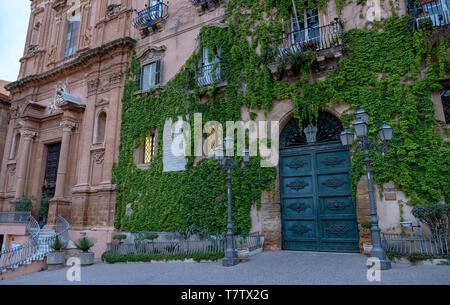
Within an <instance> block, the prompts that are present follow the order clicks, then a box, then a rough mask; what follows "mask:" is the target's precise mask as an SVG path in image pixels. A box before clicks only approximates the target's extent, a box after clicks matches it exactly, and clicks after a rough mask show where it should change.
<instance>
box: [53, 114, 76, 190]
mask: <svg viewBox="0 0 450 305" xmlns="http://www.w3.org/2000/svg"><path fill="white" fill-rule="evenodd" d="M60 126H61V127H62V128H63V133H62V141H61V152H60V154H59V163H58V173H57V176H56V187H55V198H64V189H65V182H66V173H67V164H68V158H69V149H70V138H71V136H72V129H73V128H74V127H75V123H74V122H70V121H61V123H60Z"/></svg>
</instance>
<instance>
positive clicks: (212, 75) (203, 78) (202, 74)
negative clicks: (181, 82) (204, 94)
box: [196, 62, 225, 87]
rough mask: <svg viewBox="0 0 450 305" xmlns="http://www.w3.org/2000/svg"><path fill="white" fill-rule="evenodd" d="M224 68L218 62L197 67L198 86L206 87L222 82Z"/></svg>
mask: <svg viewBox="0 0 450 305" xmlns="http://www.w3.org/2000/svg"><path fill="white" fill-rule="evenodd" d="M224 67H225V66H224V65H223V63H220V62H217V63H213V64H210V65H204V66H202V67H199V68H198V69H197V71H196V79H197V81H198V85H199V86H200V87H206V86H209V85H211V84H212V83H214V82H215V81H217V82H222V81H223V80H224V72H225V70H224Z"/></svg>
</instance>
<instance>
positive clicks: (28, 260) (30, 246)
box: [0, 215, 69, 274]
mask: <svg viewBox="0 0 450 305" xmlns="http://www.w3.org/2000/svg"><path fill="white" fill-rule="evenodd" d="M29 217H30V218H29V220H28V223H27V232H28V234H29V235H30V239H29V240H28V241H27V242H26V243H25V244H23V245H21V246H19V247H16V248H14V249H10V250H6V251H3V252H1V253H0V274H2V273H5V272H8V271H9V270H11V271H13V270H17V269H18V268H19V267H20V266H27V265H31V264H33V262H35V261H40V262H42V261H43V260H44V258H45V256H46V255H47V254H48V253H49V252H52V251H53V249H52V248H50V246H49V245H51V244H52V243H53V241H54V239H55V237H56V236H57V235H58V236H60V237H61V238H67V239H68V230H69V223H68V222H67V221H66V220H65V219H64V218H62V217H59V216H57V225H56V228H59V230H57V231H58V232H56V231H55V230H53V229H45V230H41V229H40V227H39V224H38V223H37V222H36V220H35V219H34V218H33V217H32V216H31V215H30V216H29Z"/></svg>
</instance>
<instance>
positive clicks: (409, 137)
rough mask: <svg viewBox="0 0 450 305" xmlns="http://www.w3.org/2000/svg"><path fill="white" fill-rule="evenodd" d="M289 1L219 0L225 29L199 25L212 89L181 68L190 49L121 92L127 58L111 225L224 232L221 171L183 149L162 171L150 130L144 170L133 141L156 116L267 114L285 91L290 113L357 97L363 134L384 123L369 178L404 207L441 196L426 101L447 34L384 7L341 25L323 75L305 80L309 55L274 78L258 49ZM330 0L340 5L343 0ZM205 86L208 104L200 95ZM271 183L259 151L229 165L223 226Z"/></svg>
mask: <svg viewBox="0 0 450 305" xmlns="http://www.w3.org/2000/svg"><path fill="white" fill-rule="evenodd" d="M296 2H297V5H298V6H297V9H298V10H299V11H300V10H303V8H307V7H313V6H316V5H317V4H318V6H319V7H320V8H322V9H323V8H325V7H326V5H327V3H326V1H319V2H318V3H314V2H313V1H305V0H297V1H296ZM290 3H291V1H276V0H245V1H244V0H230V1H227V2H226V6H227V7H226V10H227V13H228V17H227V19H226V20H225V22H226V26H224V27H218V26H210V27H204V28H202V29H201V32H200V37H199V41H200V43H201V45H202V46H204V47H207V48H209V49H210V50H217V49H220V57H221V69H225V70H226V73H224V78H225V80H226V81H227V86H226V87H225V88H223V89H219V88H217V86H216V85H217V83H214V84H213V85H212V86H210V87H208V88H206V89H205V88H203V89H201V88H199V87H198V85H197V84H196V81H195V75H194V72H193V71H194V70H195V67H197V65H198V62H199V60H200V57H201V50H197V51H195V52H194V53H193V54H192V56H191V57H190V58H189V60H188V61H187V62H186V64H185V65H184V67H183V68H182V69H181V70H180V72H179V73H178V74H177V75H176V76H175V77H174V78H173V79H172V80H170V81H169V82H168V83H167V84H166V85H165V86H164V87H163V88H162V89H161V90H158V91H152V92H149V93H145V94H144V95H143V96H141V97H136V96H135V95H133V93H134V92H135V91H137V90H138V87H137V85H136V82H135V81H134V80H135V79H136V78H138V77H139V75H138V74H139V62H138V61H137V60H135V59H134V58H133V60H132V64H131V66H130V68H129V69H128V72H127V79H128V82H127V84H126V87H125V91H124V96H123V101H122V102H123V105H122V126H121V144H120V156H119V162H118V164H115V165H114V168H113V183H115V184H116V190H117V199H116V200H117V209H116V218H115V225H116V227H118V228H121V229H122V230H129V231H139V230H146V231H175V230H191V231H197V232H200V233H203V234H211V233H212V234H214V233H220V232H225V231H226V183H225V176H224V174H222V173H221V172H220V171H219V169H218V166H217V164H216V162H215V161H214V160H212V159H203V160H201V161H200V162H198V163H197V164H196V165H195V166H194V158H193V157H190V158H189V162H188V164H187V166H186V170H185V171H182V172H169V173H163V172H162V168H163V165H162V140H161V139H162V137H159V140H158V150H157V157H156V160H155V161H154V163H153V164H152V165H151V166H150V168H149V169H146V170H141V169H138V168H137V167H136V165H135V164H134V163H133V150H134V148H135V147H136V146H137V145H140V144H142V143H143V141H144V137H145V134H146V133H147V132H148V131H149V130H151V129H157V130H159V131H162V130H163V126H164V122H165V120H166V119H167V118H170V117H172V118H176V117H177V116H183V117H185V116H186V114H189V116H190V117H191V118H192V117H193V114H194V113H196V112H200V113H202V114H203V121H204V122H207V121H210V120H211V121H212V120H215V121H219V122H221V123H222V124H224V123H225V122H226V121H229V120H231V121H237V120H240V119H241V106H243V105H245V106H247V107H248V108H249V109H251V110H253V111H256V110H264V111H265V112H266V113H267V112H268V111H270V108H271V106H272V105H273V103H276V100H281V99H289V100H292V102H293V105H294V116H295V117H297V118H308V117H314V116H317V114H318V110H319V109H321V108H323V107H325V106H327V107H331V108H333V107H334V106H335V105H338V104H342V103H346V104H348V105H349V106H350V107H351V108H353V109H356V108H357V107H358V106H361V105H362V106H364V108H365V109H366V110H367V111H368V112H369V114H370V116H371V117H370V122H369V124H370V130H369V133H370V135H372V136H375V135H376V128H377V127H379V126H380V125H381V124H382V122H383V121H386V122H387V123H388V124H390V125H391V126H393V127H394V140H393V142H392V146H391V149H390V150H389V151H388V153H387V154H386V155H385V156H384V157H382V156H381V154H380V153H379V152H377V151H375V150H374V151H372V152H371V154H372V155H371V156H372V159H373V170H374V177H375V181H376V182H377V183H378V184H381V183H382V182H387V181H390V180H392V181H394V182H395V183H396V184H397V185H398V186H399V187H400V188H401V189H402V190H403V191H404V192H405V193H406V195H408V196H411V198H412V200H411V202H410V204H416V203H418V202H431V201H438V200H440V199H441V197H442V196H444V197H445V198H450V179H449V177H450V144H449V143H448V142H444V141H443V139H442V137H441V136H440V135H439V134H438V132H437V122H436V120H435V117H434V109H433V103H432V101H431V98H430V92H431V91H436V90H439V89H440V88H441V86H440V85H439V83H438V79H439V78H442V77H443V76H444V75H445V74H446V73H447V72H448V71H449V70H450V60H449V59H448V58H446V55H445V54H446V53H445V52H446V50H447V48H448V47H450V43H449V42H448V41H446V40H443V39H441V40H440V41H439V42H438V43H428V42H427V41H428V40H427V39H426V37H427V36H428V35H429V34H430V33H426V32H416V33H414V34H413V33H412V32H411V22H412V21H411V20H410V18H409V17H408V16H397V15H395V14H394V15H393V16H392V17H390V18H388V19H385V20H383V21H380V22H374V23H372V24H371V25H370V27H369V28H367V29H352V30H350V31H349V33H348V35H346V36H345V39H346V43H347V46H348V48H347V54H346V56H345V58H344V59H342V60H340V62H339V64H338V66H337V68H336V69H335V70H333V71H331V72H330V73H329V74H328V77H327V78H326V79H325V80H323V81H321V80H315V79H314V78H312V77H311V75H312V74H311V73H309V72H310V71H309V67H310V65H311V61H309V62H305V63H304V64H303V65H302V66H301V67H300V68H299V69H300V71H299V74H300V75H302V77H301V78H300V79H299V80H297V81H294V82H282V81H278V80H276V79H275V78H274V77H273V76H272V75H271V73H270V71H269V69H268V68H267V66H266V64H265V63H266V60H267V57H265V56H261V55H260V54H267V52H266V51H267V50H269V48H270V47H271V42H272V41H273V40H275V39H277V38H279V37H280V35H281V34H282V31H283V29H285V30H286V29H287V24H288V22H283V20H288V16H289V11H290V10H291V7H290ZM261 4H262V5H261ZM328 5H331V4H328ZM336 5H337V6H338V8H342V6H344V5H345V1H344V2H342V1H338V2H337V3H336ZM338 11H339V9H338ZM343 21H344V22H345V20H343ZM193 39H194V37H193ZM423 67H426V68H425V70H424V69H423ZM244 88H245V89H244ZM189 89H192V90H191V91H189ZM205 95H206V96H207V97H208V103H206V104H205V103H200V98H201V97H202V96H205ZM250 114H251V118H253V117H254V115H252V113H250ZM352 118H353V115H352V114H349V113H348V114H344V115H343V116H342V117H341V119H342V121H343V123H344V125H345V126H349V125H350V122H351V120H352ZM300 121H301V120H300ZM224 126H225V124H224ZM192 130H193V128H192ZM192 151H193V150H192ZM362 159H363V156H362V154H361V153H356V154H355V156H354V158H353V162H352V169H351V177H352V178H351V179H352V188H353V193H355V191H356V184H357V182H358V181H359V179H360V177H361V175H363V174H364V170H363V163H362ZM275 180H276V169H275V168H261V167H260V166H259V157H252V159H251V162H250V165H249V166H248V167H247V169H246V170H245V171H244V172H240V171H237V170H234V171H233V180H232V181H233V220H234V230H235V233H247V232H248V231H249V230H250V228H251V219H250V209H251V206H252V204H256V205H257V206H258V205H259V201H260V197H261V191H262V190H264V189H268V190H269V191H273V190H274V188H275ZM127 204H131V209H132V211H133V212H132V213H131V215H126V207H127Z"/></svg>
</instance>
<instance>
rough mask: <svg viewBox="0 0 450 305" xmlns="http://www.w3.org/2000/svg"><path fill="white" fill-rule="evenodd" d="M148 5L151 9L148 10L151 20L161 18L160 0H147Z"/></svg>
mask: <svg viewBox="0 0 450 305" xmlns="http://www.w3.org/2000/svg"><path fill="white" fill-rule="evenodd" d="M148 6H149V8H151V9H152V11H151V12H150V15H151V17H152V20H155V19H158V18H161V16H162V10H163V7H162V0H149V1H148Z"/></svg>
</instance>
